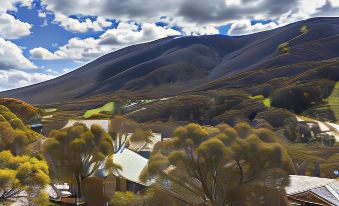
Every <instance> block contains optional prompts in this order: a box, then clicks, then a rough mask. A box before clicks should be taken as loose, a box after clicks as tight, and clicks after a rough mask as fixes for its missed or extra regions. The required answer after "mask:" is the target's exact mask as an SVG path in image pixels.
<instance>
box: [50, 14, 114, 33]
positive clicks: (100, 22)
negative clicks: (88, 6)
mask: <svg viewBox="0 0 339 206" xmlns="http://www.w3.org/2000/svg"><path fill="white" fill-rule="evenodd" d="M53 22H54V23H56V24H59V25H60V26H62V27H63V28H65V29H66V30H68V31H73V32H87V31H89V30H93V31H103V30H104V28H107V27H110V26H112V23H111V22H109V21H107V20H106V19H104V18H102V17H98V18H97V19H96V20H95V21H93V20H91V19H89V18H87V19H86V20H85V21H79V20H78V19H75V18H70V17H68V16H66V15H63V14H59V13H56V14H55V18H54V21H53Z"/></svg>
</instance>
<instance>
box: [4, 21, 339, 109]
mask: <svg viewBox="0 0 339 206" xmlns="http://www.w3.org/2000/svg"><path fill="white" fill-rule="evenodd" d="M302 28H304V30H306V31H301V30H302ZM338 48H339V18H335V17H333V18H313V19H309V20H304V21H300V22H296V23H293V24H290V25H287V26H284V27H280V28H277V29H274V30H270V31H265V32H260V33H256V34H251V35H245V36H236V37H233V36H225V35H208V36H177V37H167V38H164V39H159V40H156V41H153V42H149V43H144V44H139V45H133V46H129V47H126V48H123V49H121V50H118V51H115V52H112V53H109V54H106V55H104V56H102V57H100V58H98V59H96V60H94V61H92V62H90V63H88V64H86V65H84V66H82V67H80V68H78V69H77V70H74V71H73V72H70V73H68V74H65V75H63V76H60V77H58V78H55V79H53V80H49V81H46V82H43V83H39V84H36V85H32V86H28V87H24V88H19V89H14V90H9V91H5V92H1V93H0V96H1V97H13V98H18V99H22V100H24V101H27V102H29V103H33V104H49V103H56V102H59V103H60V102H65V101H74V100H86V99H91V98H97V97H100V96H104V95H112V94H114V93H116V92H119V93H123V92H133V93H136V94H157V95H160V96H167V95H170V94H172V95H175V94H182V93H186V92H194V91H202V90H209V89H218V88H229V87H232V88H234V87H242V88H246V87H249V88H250V87H251V88H253V87H255V85H258V84H263V83H265V82H272V81H275V84H276V85H278V87H279V86H284V85H288V84H290V83H292V82H297V81H309V80H313V79H323V78H325V79H330V80H335V81H338V79H339V72H338V67H339V50H338Z"/></svg>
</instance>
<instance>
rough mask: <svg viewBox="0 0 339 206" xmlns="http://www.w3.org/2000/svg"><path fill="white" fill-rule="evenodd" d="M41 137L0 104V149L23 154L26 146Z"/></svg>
mask: <svg viewBox="0 0 339 206" xmlns="http://www.w3.org/2000/svg"><path fill="white" fill-rule="evenodd" d="M39 139H41V135H39V134H38V133H35V132H34V131H32V130H31V129H30V128H28V127H27V126H26V125H25V124H24V123H23V122H22V121H21V120H20V119H19V118H18V117H17V116H16V115H15V114H14V113H12V112H11V111H10V110H9V109H8V108H7V107H5V106H3V105H0V151H4V150H10V151H11V152H12V153H13V154H14V155H21V154H24V153H25V152H26V151H25V149H26V146H28V145H29V144H31V143H33V142H35V141H37V140H39Z"/></svg>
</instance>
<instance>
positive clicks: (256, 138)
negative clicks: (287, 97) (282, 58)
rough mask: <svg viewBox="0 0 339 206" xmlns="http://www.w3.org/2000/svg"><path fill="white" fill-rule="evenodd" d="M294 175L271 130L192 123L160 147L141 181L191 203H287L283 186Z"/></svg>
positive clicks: (282, 149)
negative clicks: (148, 182) (205, 125)
mask: <svg viewBox="0 0 339 206" xmlns="http://www.w3.org/2000/svg"><path fill="white" fill-rule="evenodd" d="M294 173H295V171H294V166H293V163H292V161H291V159H290V157H289V155H288V153H287V152H286V150H285V149H284V148H283V146H281V145H280V144H279V142H278V140H277V139H276V137H275V135H274V133H273V132H271V131H270V130H267V129H253V128H251V127H250V126H249V125H247V124H244V123H240V124H237V125H236V126H235V127H234V128H232V127H230V126H228V125H224V124H223V125H218V126H217V127H203V126H200V125H197V124H189V125H187V126H185V127H179V128H177V129H176V131H175V132H174V135H173V138H172V139H171V140H168V141H164V142H160V143H158V144H157V145H156V147H155V148H154V151H153V153H152V154H151V157H150V160H149V163H148V166H147V167H146V168H145V169H144V171H143V174H142V175H141V179H142V180H144V181H146V180H148V179H152V178H156V180H157V184H158V185H159V188H161V189H163V190H166V191H168V192H169V194H170V195H172V196H173V197H177V198H178V199H182V200H183V201H190V202H192V205H194V204H204V205H213V206H224V205H231V204H232V205H252V203H253V201H255V202H257V203H258V204H259V205H272V203H274V204H276V203H277V202H278V201H280V202H281V203H282V204H281V205H284V204H286V205H287V204H288V203H287V201H286V200H285V199H284V193H285V190H284V188H285V186H286V185H287V184H288V181H289V178H288V175H289V174H294Z"/></svg>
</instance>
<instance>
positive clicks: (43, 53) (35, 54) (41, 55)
mask: <svg viewBox="0 0 339 206" xmlns="http://www.w3.org/2000/svg"><path fill="white" fill-rule="evenodd" d="M29 53H30V54H31V58H33V59H46V60H52V59H57V58H58V56H56V55H55V54H53V53H52V52H50V51H48V50H47V49H45V48H42V47H37V48H34V49H31V50H30V51H29Z"/></svg>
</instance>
